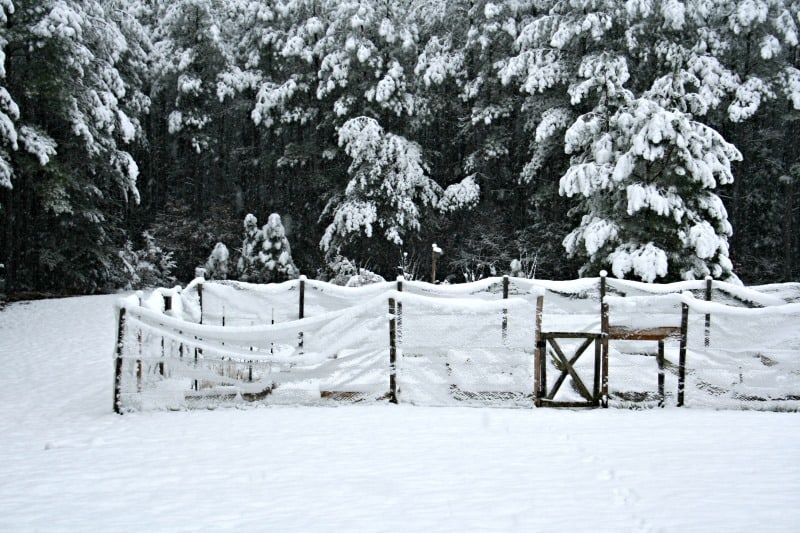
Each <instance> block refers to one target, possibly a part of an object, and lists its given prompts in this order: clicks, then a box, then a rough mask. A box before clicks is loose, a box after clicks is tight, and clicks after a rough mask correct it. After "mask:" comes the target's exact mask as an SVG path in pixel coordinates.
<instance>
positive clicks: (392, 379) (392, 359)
mask: <svg viewBox="0 0 800 533" xmlns="http://www.w3.org/2000/svg"><path fill="white" fill-rule="evenodd" d="M396 311H397V306H396V302H395V299H394V298H389V402H390V403H397V315H396Z"/></svg>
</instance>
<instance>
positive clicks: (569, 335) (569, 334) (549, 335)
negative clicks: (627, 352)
mask: <svg viewBox="0 0 800 533" xmlns="http://www.w3.org/2000/svg"><path fill="white" fill-rule="evenodd" d="M602 335H603V334H602V333H587V332H582V331H545V332H542V338H543V339H599V338H600V337H602Z"/></svg>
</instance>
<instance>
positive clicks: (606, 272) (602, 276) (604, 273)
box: [600, 270, 608, 278]
mask: <svg viewBox="0 0 800 533" xmlns="http://www.w3.org/2000/svg"><path fill="white" fill-rule="evenodd" d="M600 277H601V278H605V277H608V271H606V270H601V271H600Z"/></svg>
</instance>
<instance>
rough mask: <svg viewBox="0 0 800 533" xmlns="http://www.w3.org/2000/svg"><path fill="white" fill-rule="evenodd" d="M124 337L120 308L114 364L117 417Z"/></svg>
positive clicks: (122, 313) (120, 411) (120, 390)
mask: <svg viewBox="0 0 800 533" xmlns="http://www.w3.org/2000/svg"><path fill="white" fill-rule="evenodd" d="M124 336H125V308H124V307H121V308H120V310H119V319H118V322H117V350H116V358H115V362H114V412H115V413H117V414H118V415H121V414H122V353H123V350H124V348H125V346H124Z"/></svg>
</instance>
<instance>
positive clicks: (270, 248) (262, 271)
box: [237, 213, 300, 283]
mask: <svg viewBox="0 0 800 533" xmlns="http://www.w3.org/2000/svg"><path fill="white" fill-rule="evenodd" d="M244 230H245V237H244V241H243V242H242V253H241V257H240V258H239V262H238V267H237V270H238V274H239V279H240V280H242V281H247V282H250V283H275V282H281V281H286V280H289V279H295V278H297V277H298V276H299V275H300V272H299V270H298V269H297V267H296V266H295V264H294V261H293V260H292V251H291V247H290V246H289V240H288V239H287V238H286V229H285V228H284V227H283V223H282V222H281V217H280V215H278V214H277V213H272V214H271V215H270V216H269V218H268V219H267V223H266V224H264V226H263V227H262V228H259V227H258V219H256V217H255V216H253V215H252V214H248V215H247V217H245V220H244Z"/></svg>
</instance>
